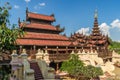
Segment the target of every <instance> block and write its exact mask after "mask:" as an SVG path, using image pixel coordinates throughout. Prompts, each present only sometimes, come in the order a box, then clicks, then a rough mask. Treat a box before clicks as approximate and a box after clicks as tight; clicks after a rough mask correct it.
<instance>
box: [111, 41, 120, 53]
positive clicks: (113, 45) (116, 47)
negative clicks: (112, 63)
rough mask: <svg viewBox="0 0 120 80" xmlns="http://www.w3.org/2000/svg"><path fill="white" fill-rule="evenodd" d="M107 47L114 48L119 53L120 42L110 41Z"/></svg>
mask: <svg viewBox="0 0 120 80" xmlns="http://www.w3.org/2000/svg"><path fill="white" fill-rule="evenodd" d="M109 49H110V50H115V51H116V52H117V53H119V54H120V42H116V41H111V44H110V46H109Z"/></svg>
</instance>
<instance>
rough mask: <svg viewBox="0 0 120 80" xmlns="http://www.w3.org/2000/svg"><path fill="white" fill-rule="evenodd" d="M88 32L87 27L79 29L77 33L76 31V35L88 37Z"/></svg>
mask: <svg viewBox="0 0 120 80" xmlns="http://www.w3.org/2000/svg"><path fill="white" fill-rule="evenodd" d="M89 31H90V29H89V27H88V28H81V29H79V30H78V31H76V33H80V34H83V35H89V34H90V33H89Z"/></svg>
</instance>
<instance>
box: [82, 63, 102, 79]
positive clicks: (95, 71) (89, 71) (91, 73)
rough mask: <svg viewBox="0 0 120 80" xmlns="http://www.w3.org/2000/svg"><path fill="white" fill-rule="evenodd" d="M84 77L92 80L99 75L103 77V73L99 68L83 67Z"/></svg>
mask: <svg viewBox="0 0 120 80" xmlns="http://www.w3.org/2000/svg"><path fill="white" fill-rule="evenodd" d="M83 74H84V76H86V77H88V78H90V79H93V78H96V77H98V76H100V75H103V71H102V69H101V68H100V67H94V66H92V65H88V66H86V67H85V70H84V72H83Z"/></svg>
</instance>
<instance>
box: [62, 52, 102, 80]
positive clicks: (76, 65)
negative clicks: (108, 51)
mask: <svg viewBox="0 0 120 80" xmlns="http://www.w3.org/2000/svg"><path fill="white" fill-rule="evenodd" d="M70 56H71V57H70V59H69V60H67V61H65V62H63V63H62V66H61V68H60V69H61V70H62V71H66V72H68V73H69V74H70V75H72V76H74V77H75V79H76V80H89V79H93V78H95V77H98V76H99V75H103V71H102V69H101V68H100V67H94V66H92V65H88V66H84V63H83V62H82V61H81V60H79V57H78V55H77V54H71V55H70Z"/></svg>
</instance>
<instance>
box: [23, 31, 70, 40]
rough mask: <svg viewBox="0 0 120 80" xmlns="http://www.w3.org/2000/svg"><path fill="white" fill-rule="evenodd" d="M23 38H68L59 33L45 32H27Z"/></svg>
mask: <svg viewBox="0 0 120 80" xmlns="http://www.w3.org/2000/svg"><path fill="white" fill-rule="evenodd" d="M23 38H30V39H49V40H51V39H52V40H69V39H68V38H67V37H65V36H62V35H59V34H45V33H34V32H27V33H26V34H25V35H24V37H23Z"/></svg>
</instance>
